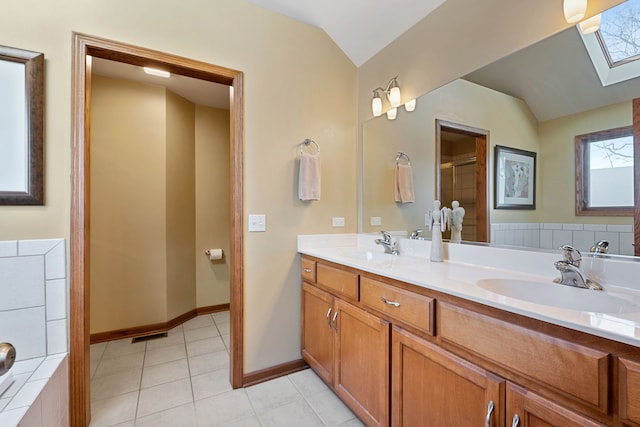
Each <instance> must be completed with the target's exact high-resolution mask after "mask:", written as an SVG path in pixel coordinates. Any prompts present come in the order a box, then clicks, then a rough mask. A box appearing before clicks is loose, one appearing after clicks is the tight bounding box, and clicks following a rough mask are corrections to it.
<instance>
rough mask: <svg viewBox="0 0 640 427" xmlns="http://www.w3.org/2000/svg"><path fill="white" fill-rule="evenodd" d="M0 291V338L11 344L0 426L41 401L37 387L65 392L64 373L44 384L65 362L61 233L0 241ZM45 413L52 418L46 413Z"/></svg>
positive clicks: (0, 400) (65, 292) (0, 403)
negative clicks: (9, 383)
mask: <svg viewBox="0 0 640 427" xmlns="http://www.w3.org/2000/svg"><path fill="white" fill-rule="evenodd" d="M0 292H1V293H2V298H0V342H10V343H11V344H13V345H14V347H15V348H16V364H15V365H14V367H13V368H12V369H11V372H12V373H13V375H14V378H15V382H14V384H13V385H12V386H11V387H10V388H9V389H8V390H7V391H6V392H5V393H4V394H3V395H2V396H1V397H0V425H2V426H3V427H4V426H11V425H15V424H11V423H12V422H13V420H15V419H18V420H19V419H20V418H21V417H22V416H23V415H25V414H27V413H29V412H30V411H29V406H30V405H32V404H35V405H37V404H38V402H39V403H40V404H41V405H42V404H44V401H43V399H44V397H43V396H41V392H42V391H43V390H45V389H47V390H48V389H51V388H53V389H56V392H55V393H56V394H61V393H62V394H64V395H66V393H67V389H68V378H67V377H68V375H67V374H65V376H64V377H65V378H64V381H63V380H60V381H57V382H56V383H55V384H49V380H50V379H51V378H53V377H54V375H55V372H57V371H58V370H59V369H63V370H67V368H66V365H67V363H68V362H67V358H66V356H67V352H68V332H67V330H68V327H67V321H68V314H67V313H68V310H67V300H68V286H67V275H66V245H65V241H64V239H46V240H11V241H0ZM67 371H68V370H67ZM62 383H64V384H62ZM62 386H63V387H62ZM58 388H59V389H58ZM41 397H42V398H41ZM45 406H47V408H50V406H51V405H49V404H48V403H47V404H45ZM43 408H44V407H43ZM34 411H36V409H34ZM41 412H42V411H41ZM66 413H67V409H66V407H65V414H66ZM45 415H46V418H47V419H53V418H52V417H51V416H50V415H52V414H48V413H47V414H45ZM17 417H19V418H17ZM30 425H38V424H33V423H32V424H30Z"/></svg>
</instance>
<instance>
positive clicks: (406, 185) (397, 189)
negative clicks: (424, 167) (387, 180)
mask: <svg viewBox="0 0 640 427" xmlns="http://www.w3.org/2000/svg"><path fill="white" fill-rule="evenodd" d="M393 189H394V200H395V201H396V202H398V203H413V202H415V195H414V191H413V169H412V168H411V165H399V164H396V170H395V173H394V183H393Z"/></svg>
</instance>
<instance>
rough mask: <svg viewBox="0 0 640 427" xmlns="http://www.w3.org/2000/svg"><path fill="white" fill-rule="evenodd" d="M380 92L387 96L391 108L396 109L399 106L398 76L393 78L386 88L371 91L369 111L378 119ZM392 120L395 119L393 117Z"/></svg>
mask: <svg viewBox="0 0 640 427" xmlns="http://www.w3.org/2000/svg"><path fill="white" fill-rule="evenodd" d="M380 92H383V93H385V94H387V99H388V100H389V103H390V104H391V108H397V107H398V106H400V86H398V76H395V77H394V78H392V79H391V80H389V83H387V87H386V88H382V87H378V88H375V89H374V90H373V99H372V100H371V111H372V112H373V115H374V116H375V117H378V116H379V115H380V114H382V99H381V98H380ZM387 117H388V114H387ZM393 118H394V119H395V115H394V117H393ZM391 120H393V119H391Z"/></svg>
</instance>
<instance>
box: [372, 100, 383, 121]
mask: <svg viewBox="0 0 640 427" xmlns="http://www.w3.org/2000/svg"><path fill="white" fill-rule="evenodd" d="M371 111H372V112H373V115H374V116H375V117H378V116H379V115H380V114H382V99H380V97H379V96H374V97H373V99H372V100H371Z"/></svg>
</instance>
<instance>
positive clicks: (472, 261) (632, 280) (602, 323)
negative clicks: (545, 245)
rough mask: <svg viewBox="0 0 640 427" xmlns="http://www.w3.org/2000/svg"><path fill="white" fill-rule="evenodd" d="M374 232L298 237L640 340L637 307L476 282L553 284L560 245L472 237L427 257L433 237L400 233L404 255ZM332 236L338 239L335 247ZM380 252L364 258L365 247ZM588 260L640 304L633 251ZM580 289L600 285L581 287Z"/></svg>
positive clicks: (301, 245) (538, 313) (419, 278)
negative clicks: (567, 301) (543, 299)
mask: <svg viewBox="0 0 640 427" xmlns="http://www.w3.org/2000/svg"><path fill="white" fill-rule="evenodd" d="M378 237H379V235H377V234H349V235H346V234H345V235H324V236H304V235H302V236H298V252H300V253H303V254H307V255H310V256H314V257H317V258H321V259H325V260H327V261H331V262H336V263H339V264H343V265H346V266H349V267H353V268H357V269H360V270H363V271H368V272H371V273H374V274H378V275H381V276H386V277H389V278H392V279H397V280H400V281H404V282H407V283H411V284H413V285H416V286H421V287H425V288H429V289H433V290H435V291H439V292H443V293H446V294H449V295H454V296H457V297H461V298H464V299H468V300H471V301H475V302H478V303H481V304H484V305H488V306H492V307H495V308H499V309H502V310H505V311H509V312H513V313H516V314H521V315H525V316H528V317H531V318H535V319H538V320H542V321H546V322H549V323H553V324H556V325H560V326H564V327H568V328H571V329H575V330H579V331H583V332H587V333H590V334H592V335H597V336H601V337H604V338H609V339H612V340H615V341H619V342H624V343H627V344H631V345H634V346H640V309H639V311H638V312H631V313H600V312H587V311H579V310H570V309H566V308H558V307H552V306H548V305H541V304H535V303H532V302H527V301H523V300H518V299H515V298H508V297H505V296H502V295H499V294H495V293H493V292H490V291H487V290H484V289H482V288H480V287H479V286H477V285H476V282H477V281H478V280H480V279H489V278H491V279H512V280H526V281H533V282H546V283H549V282H550V281H551V280H553V279H554V278H555V277H558V276H559V274H558V272H557V271H556V270H555V268H554V266H553V263H554V262H555V261H557V260H559V259H560V251H553V252H544V251H535V250H519V249H510V248H498V247H487V246H481V245H472V244H468V245H465V244H447V243H445V244H444V254H445V262H442V263H434V262H430V261H429V251H430V247H431V242H430V241H428V240H422V241H421V240H410V239H406V238H400V239H399V248H400V255H398V256H397V257H394V256H393V255H387V254H384V253H383V252H384V251H383V249H382V247H380V246H379V245H376V244H375V242H374V240H375V239H376V238H378ZM332 241H335V245H333V246H332ZM367 251H369V252H371V253H372V254H375V255H376V257H375V258H373V260H367V259H366V257H363V256H362V254H365V253H367ZM583 266H584V267H585V270H587V271H588V272H591V271H593V272H594V275H596V276H597V278H598V279H599V280H600V281H601V282H602V283H603V285H604V286H605V289H606V290H605V292H607V291H608V292H614V291H615V292H616V293H619V294H622V295H624V297H625V298H626V299H628V300H629V301H631V302H632V303H634V304H636V305H638V306H639V307H640V283H638V281H637V277H640V262H638V261H637V260H636V259H635V258H627V257H608V258H597V259H596V258H590V257H585V261H583ZM576 291H579V292H583V291H584V292H595V291H588V290H578V289H576Z"/></svg>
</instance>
